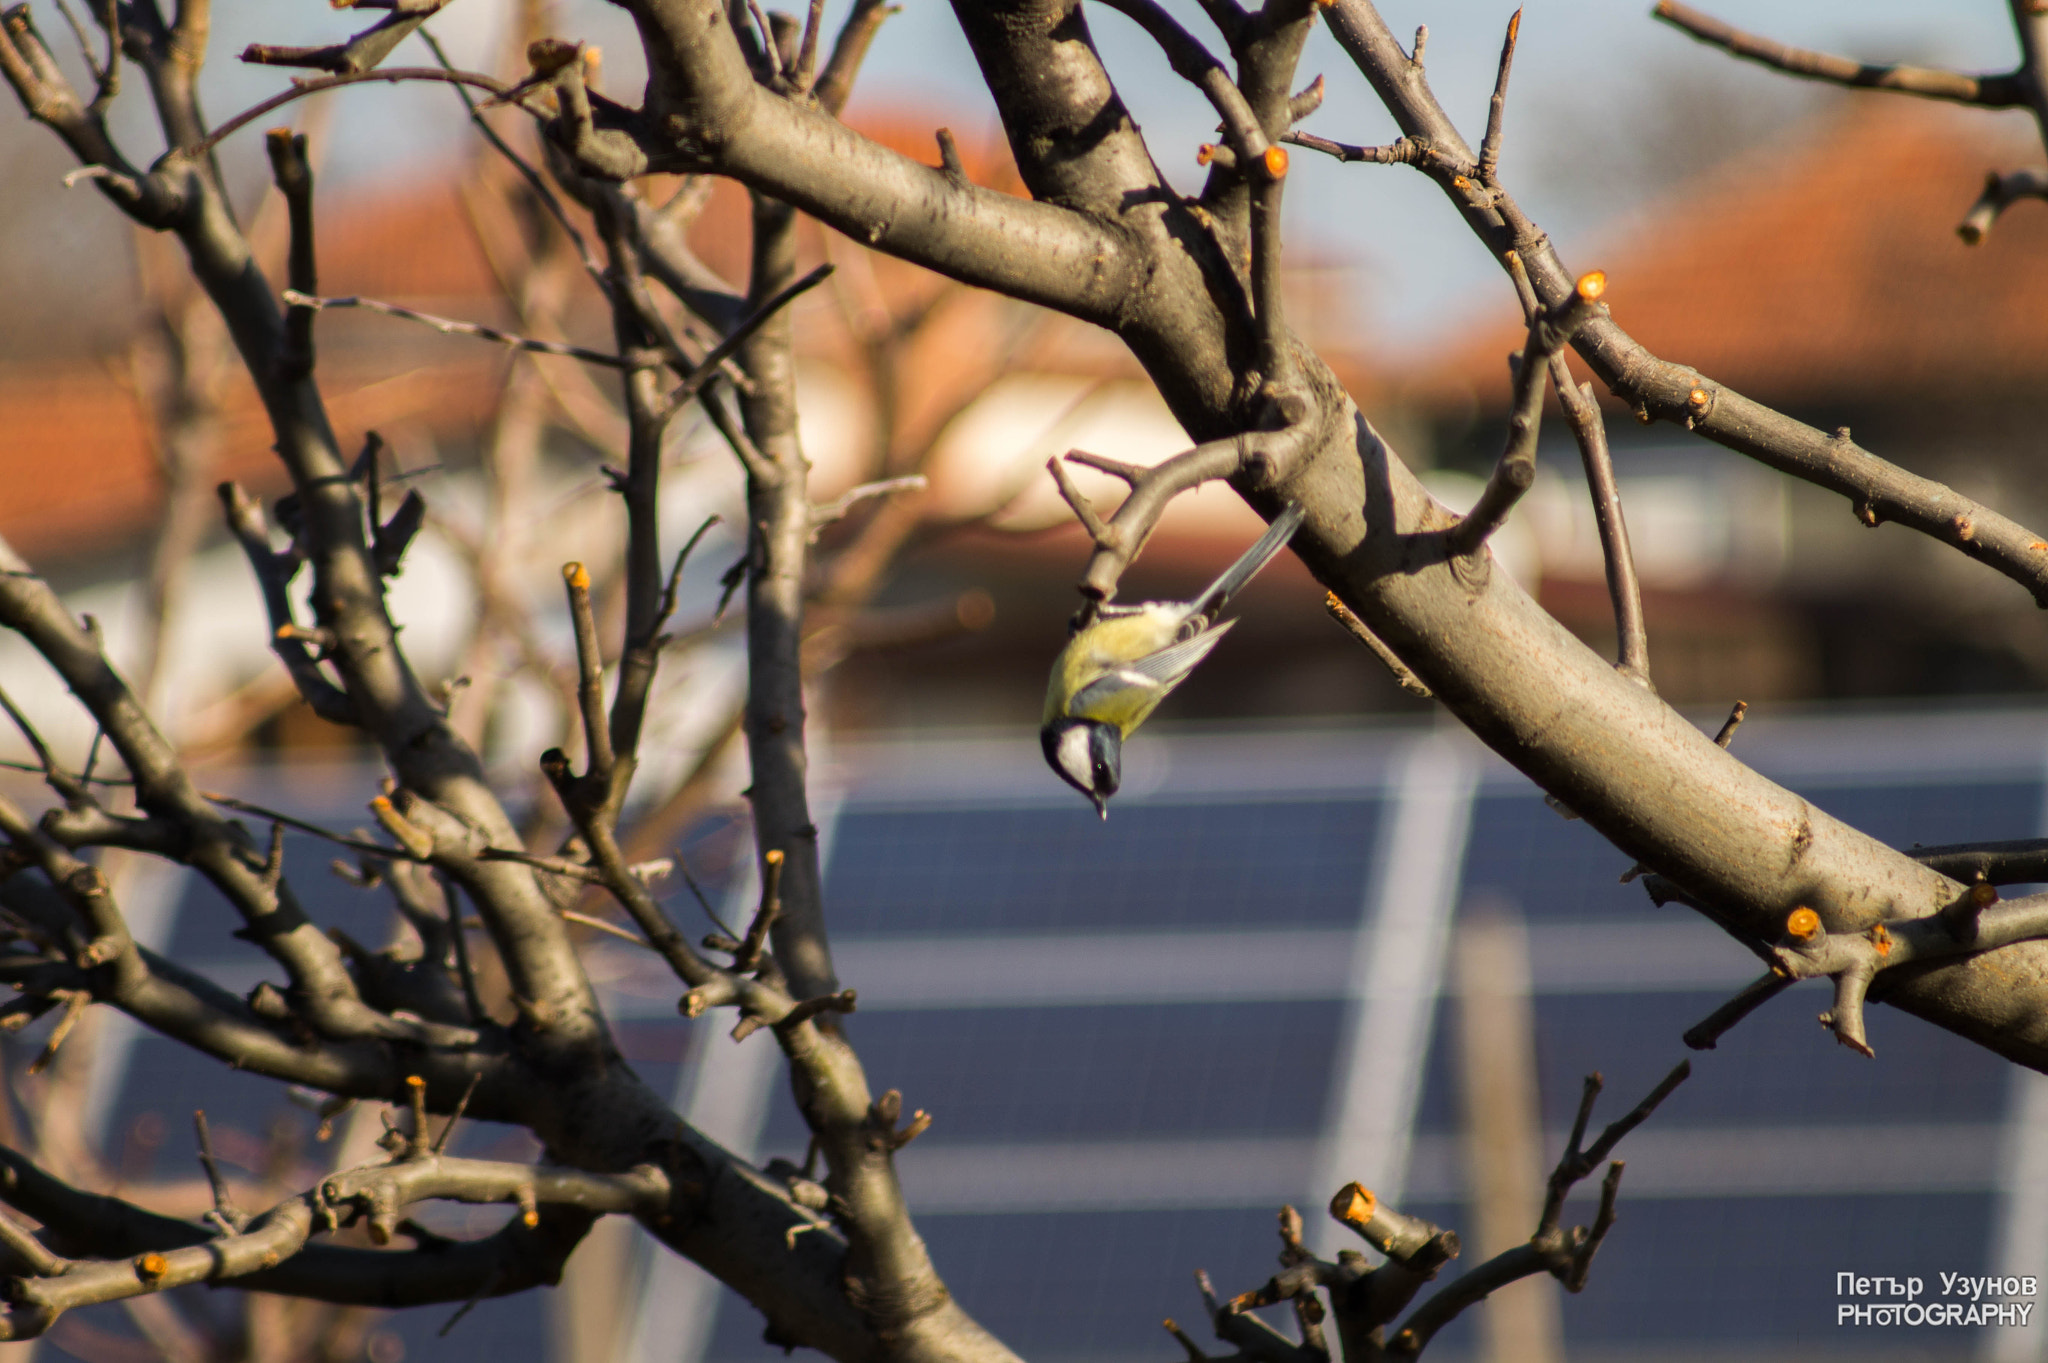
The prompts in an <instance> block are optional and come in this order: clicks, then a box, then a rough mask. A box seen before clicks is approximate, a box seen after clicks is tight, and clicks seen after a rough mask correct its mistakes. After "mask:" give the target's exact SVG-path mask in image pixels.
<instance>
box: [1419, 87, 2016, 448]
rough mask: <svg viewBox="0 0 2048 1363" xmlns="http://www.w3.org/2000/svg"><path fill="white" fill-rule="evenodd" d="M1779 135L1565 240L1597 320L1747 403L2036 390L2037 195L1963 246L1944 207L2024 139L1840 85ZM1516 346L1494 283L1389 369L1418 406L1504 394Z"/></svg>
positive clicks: (1972, 115) (1491, 402)
mask: <svg viewBox="0 0 2048 1363" xmlns="http://www.w3.org/2000/svg"><path fill="white" fill-rule="evenodd" d="M1813 131H1814V135H1813V136H1811V137H1809V138H1806V139H1803V140H1800V141H1799V142H1798V143H1797V145H1795V146H1793V147H1791V148H1789V149H1787V148H1783V147H1774V148H1772V149H1769V150H1767V151H1764V152H1760V153H1753V154H1750V155H1747V156H1744V157H1740V158H1737V159H1736V160H1735V161H1734V162H1732V163H1730V164H1728V165H1726V166H1723V167H1721V168H1719V169H1717V170H1715V171H1713V172H1710V173H1709V174H1708V175H1707V176H1705V177H1704V178H1703V179H1700V180H1697V181H1695V182H1693V183H1691V184H1689V185H1686V186H1684V187H1683V188H1681V189H1680V190H1678V191H1676V192H1675V193H1673V194H1670V195H1668V196H1666V197H1664V198H1663V199H1661V200H1659V201H1658V202H1656V203H1655V204H1653V205H1651V206H1650V207H1648V208H1646V209H1644V210H1642V211H1641V212H1639V213H1637V214H1634V215H1632V216H1631V218H1630V220H1629V221H1628V222H1627V223H1626V224H1625V225H1624V226H1623V227H1622V228H1621V229H1619V230H1617V231H1615V232H1613V233H1611V234H1609V240H1608V242H1607V244H1605V245H1603V246H1596V247H1594V248H1592V249H1585V248H1580V247H1572V248H1570V249H1568V250H1566V251H1565V252H1564V253H1563V254H1564V256H1565V260H1566V263H1567V264H1568V265H1569V266H1570V267H1571V268H1573V269H1576V270H1586V269H1591V268H1594V267H1596V266H1597V267H1599V268H1601V269H1604V270H1606V272H1607V276H1608V288H1607V301H1608V303H1609V304H1610V306H1611V308H1612V310H1613V314H1614V318H1615V320H1616V321H1617V322H1619V323H1620V324H1621V325H1622V326H1623V327H1625V328H1627V329H1628V331H1629V332H1630V334H1632V335H1633V336H1635V338H1636V339H1637V340H1639V341H1641V342H1642V343H1643V344H1644V345H1646V346H1648V347H1649V348H1650V350H1651V351H1653V352H1654V353H1655V354H1657V355H1658V356H1660V357H1661V358H1663V359H1666V360H1671V361H1674V362H1678V363H1682V364H1687V365H1692V366H1696V367H1698V368H1699V369H1700V370H1701V371H1703V372H1704V373H1706V374H1708V375H1710V376H1711V377H1713V378H1714V379H1716V380H1718V381H1720V382H1722V383H1725V384H1728V385H1731V386H1733V387H1734V388H1736V389H1738V390H1740V391H1742V392H1745V393H1747V394H1749V395H1750V396H1752V397H1756V398H1758V399H1761V400H1763V401H1766V402H1773V403H1780V404H1799V403H1808V402H1815V401H1828V402H1836V401H1855V400H1869V399H1886V398H1896V397H1898V396H1899V395H1901V394H1907V393H1914V392H1923V393H1924V392H1931V391H1935V390H1943V391H1945V392H1946V393H1947V394H1949V395H1950V396H1952V397H1964V398H1968V397H1971V396H1975V395H1983V396H1991V395H1995V394H1999V393H2013V392H2015V391H2018V390H2027V391H2035V392H2038V390H2039V389H2040V387H2041V384H2042V381H2043V376H2044V374H2048V326H2044V325H2043V323H2042V318H2043V315H2044V311H2048V210H2044V209H2043V206H2042V205H2040V204H2038V203H2021V204H2019V205H2017V206H2016V207H2015V208H2013V209H2012V210H2010V211H2008V212H2007V213H2006V214H2005V216H2004V217H2003V218H2001V220H2000V221H1999V222H1998V224H1997V226H1996V227H1995V228H1994V229H1993V230H1992V232H1991V234H1990V236H1989V237H1988V238H1987V239H1986V240H1985V242H1984V243H1983V244H1982V245H1979V246H1974V247H1972V246H1966V245H1965V244H1964V243H1963V242H1962V241H1961V240H1960V239H1959V238H1958V236H1957V235H1956V224H1957V223H1958V222H1960V221H1961V220H1962V217H1963V213H1964V211H1965V210H1966V209H1967V208H1968V207H1969V206H1970V204H1971V203H1972V202H1973V201H1974V200H1975V199H1976V197H1977V195H1978V193H1979V191H1980V190H1981V189H1982V188H1983V183H1984V174H1985V171H1986V169H1987V168H1989V167H1998V168H2002V169H2011V168H2013V167H2014V166H2017V165H2027V164H2034V163H2037V162H2038V161H2039V160H2040V157H2041V148H2040V145H2039V143H2038V142H2035V143H2033V144H2032V145H2031V146H2029V145H2028V143H2027V141H2026V140H2025V139H2022V138H2018V137H2015V136H2012V135H2009V134H2008V133H2006V132H2005V131H2004V130H2003V129H2002V127H2001V125H1997V124H1994V123H1992V122H1991V121H1990V120H1989V119H1988V118H1987V117H1986V116H1985V115H1984V114H1983V113H1981V112H1974V111H1962V110H1956V109H1951V108H1948V107H1946V106H1940V105H1933V104H1927V103H1923V102H1920V101H1916V100H1911V99H1905V98H1902V97H1900V96H1897V95H1889V94H1873V95H1862V96H1858V97H1855V99H1854V100H1853V102H1852V103H1851V104H1850V106H1849V107H1848V108H1847V109H1846V111H1845V112H1844V113H1843V114H1842V115H1841V116H1840V117H1838V118H1836V119H1835V120H1833V121H1832V122H1831V123H1830V124H1828V125H1826V126H1824V127H1821V128H1818V129H1815V130H1813ZM1521 345H1522V329H1521V327H1520V326H1519V325H1518V323H1517V321H1516V315H1515V310H1514V305H1513V302H1512V296H1511V295H1510V293H1509V290H1508V286H1507V284H1506V282H1505V281H1502V283H1501V285H1500V301H1499V303H1498V305H1494V306H1490V307H1489V309H1488V312H1487V314H1486V320H1485V322H1484V323H1483V330H1482V331H1481V333H1480V336H1479V338H1478V339H1468V340H1464V341H1461V342H1459V343H1457V344H1456V345H1455V346H1454V347H1452V348H1451V349H1450V350H1449V351H1448V353H1445V354H1442V355H1440V356H1439V357H1438V358H1437V359H1436V360H1435V361H1434V362H1433V363H1427V364H1425V365H1424V366H1423V367H1422V368H1420V369H1419V370H1417V371H1413V372H1412V373H1411V375H1410V377H1409V379H1408V381H1407V383H1406V385H1405V387H1406V388H1407V391H1408V393H1409V395H1410V396H1411V397H1412V398H1414V399H1415V400H1417V401H1419V402H1421V403H1422V404H1424V405H1437V404H1442V403H1445V402H1470V401H1474V400H1476V401H1477V403H1478V404H1479V405H1480V406H1482V407H1488V408H1492V407H1500V406H1504V405H1505V404H1506V400H1507V393H1508V383H1507V370H1506V366H1505V365H1504V364H1503V363H1502V357H1503V356H1505V355H1506V354H1507V353H1508V352H1510V351H1512V350H1517V349H1520V348H1521Z"/></svg>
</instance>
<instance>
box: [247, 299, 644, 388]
mask: <svg viewBox="0 0 2048 1363" xmlns="http://www.w3.org/2000/svg"><path fill="white" fill-rule="evenodd" d="M284 301H285V302H287V303H289V304H291V305H292V306H293V307H295V308H306V309H308V310H310V311H314V312H318V311H321V310H323V309H326V308H361V309H363V310H364V311H365V312H381V313H383V314H384V315H385V316H386V317H400V318H403V319H405V320H406V321H408V322H418V323H419V324H420V325H422V326H428V327H432V328H433V329H434V330H436V331H438V332H441V333H442V334H443V335H447V336H475V337H478V338H480V339H482V340H486V341H496V342H498V343H499V344H501V345H506V346H510V347H511V348H512V349H514V350H526V351H531V352H532V353H534V354H536V355H562V356H566V357H567V358H569V359H572V360H584V361H587V362H588V363H590V364H601V365H603V366H605V368H607V369H630V368H632V367H633V365H634V363H635V361H633V360H632V359H630V358H627V357H624V356H620V355H610V354H607V353H605V352H604V351H602V350H589V349H586V348H584V347H583V346H580V345H569V344H568V343H566V342H563V341H537V340H535V339H533V338H532V337H531V336H518V335H514V334H513V333H512V332H509V331H500V330H499V329H498V328H496V327H491V326H485V325H484V324H483V323H481V322H458V321H456V320H455V319H453V318H449V317H436V316H435V315H434V314H433V313H430V312H421V311H419V310H418V309H416V308H408V307H404V306H402V305H400V304H398V303H386V302H384V301H382V300H381V299H376V298H361V297H357V296H354V295H351V296H349V297H346V298H317V297H314V296H312V295H309V294H303V293H300V292H299V291H298V290H297V289H286V290H285V291H284Z"/></svg>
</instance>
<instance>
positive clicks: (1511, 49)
mask: <svg viewBox="0 0 2048 1363" xmlns="http://www.w3.org/2000/svg"><path fill="white" fill-rule="evenodd" d="M1521 31H1522V11H1520V10H1516V11H1515V12H1514V14H1513V15H1512V16H1510V17H1509V19H1508V36H1507V37H1506V39H1504V40H1503V41H1502V43H1501V48H1500V70H1499V71H1498V72H1497V73H1496V74H1495V75H1494V78H1493V99H1492V100H1491V101H1490V102H1489V103H1488V105H1487V110H1486V140H1485V141H1484V142H1482V143H1480V146H1479V178H1480V179H1481V180H1484V181H1485V182H1486V183H1487V184H1492V183H1493V180H1494V173H1495V172H1496V171H1498V170H1499V169H1500V142H1501V134H1502V133H1503V132H1505V131H1506V129H1505V126H1504V125H1505V121H1506V114H1507V104H1508V73H1509V72H1510V71H1512V70H1514V66H1515V39H1516V37H1517V36H1518V35H1519V34H1520V33H1521Z"/></svg>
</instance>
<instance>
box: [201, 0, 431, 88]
mask: <svg viewBox="0 0 2048 1363" xmlns="http://www.w3.org/2000/svg"><path fill="white" fill-rule="evenodd" d="M446 3H447V0H432V2H431V3H426V4H403V5H393V6H392V8H391V13H390V14H388V15H386V16H385V17H384V18H382V19H379V20H378V21H377V22H376V23H375V24H372V25H371V26H370V27H369V28H366V29H364V30H363V31H362V32H361V33H358V34H356V35H355V36H354V37H353V38H350V39H349V40H348V41H347V42H345V43H334V44H330V45H329V46H326V47H279V46H275V45H273V44H270V43H251V44H249V46H248V47H246V48H245V49H243V51H242V60H243V61H245V62H253V63H256V64H258V65H262V66H303V67H310V68H312V69H313V70H316V71H334V72H337V73H342V74H360V73H362V72H366V71H369V70H371V69H372V68H373V67H375V66H376V65H377V63H379V62H381V61H383V60H384V59H385V58H386V57H388V56H390V55H391V51H392V49H393V48H395V47H397V46H398V45H399V44H400V43H402V42H404V41H405V40H406V39H407V38H408V37H410V36H411V35H412V33H413V31H414V30H415V29H417V28H418V27H419V26H420V25H421V24H423V23H425V22H426V21H427V20H428V19H430V18H431V17H433V15H434V14H435V13H436V12H437V11H439V10H440V8H441V6H442V5H444V4H446Z"/></svg>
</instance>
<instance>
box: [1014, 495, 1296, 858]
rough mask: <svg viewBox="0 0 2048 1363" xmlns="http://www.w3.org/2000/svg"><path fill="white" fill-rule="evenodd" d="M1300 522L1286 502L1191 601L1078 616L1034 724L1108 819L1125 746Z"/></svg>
mask: <svg viewBox="0 0 2048 1363" xmlns="http://www.w3.org/2000/svg"><path fill="white" fill-rule="evenodd" d="M1300 525H1301V507H1300V506H1299V505H1296V504H1293V503H1290V504H1289V505H1288V507H1287V509H1286V510H1284V511H1282V512H1281V513H1280V514H1279V515H1278V516H1276V517H1274V518H1273V523H1272V525H1270V526H1269V527H1267V529H1266V533H1265V534H1263V535H1261V536H1260V537H1259V542H1258V543H1257V544H1254V545H1253V546H1252V547H1251V548H1249V549H1247V550H1245V551H1244V554H1243V556H1242V557H1240V558H1239V559H1238V560H1237V562H1235V563H1233V564H1231V565H1230V567H1229V568H1227V569H1225V570H1224V573H1223V576H1221V577H1219V578H1217V579H1216V580H1215V581H1214V582H1212V583H1210V584H1209V586H1208V588H1207V589H1206V590H1204V591H1203V592H1202V593H1201V595H1199V596H1197V597H1195V598H1194V599H1193V600H1190V601H1145V602H1141V603H1139V604H1137V605H1133V606H1117V605H1111V604H1108V603H1105V604H1103V605H1100V606H1098V607H1096V608H1095V609H1094V612H1093V615H1092V616H1090V615H1086V614H1084V615H1083V616H1082V617H1080V619H1079V620H1078V621H1077V622H1076V625H1075V629H1074V634H1073V637H1072V638H1070V639H1069V640H1067V646H1066V648H1065V649H1063V650H1061V652H1060V656H1059V658H1058V660H1057V661H1055V662H1054V663H1053V665H1052V681H1051V683H1050V684H1049V685H1048V686H1047V687H1046V691H1045V717H1044V719H1043V721H1042V722H1041V723H1040V726H1039V730H1038V742H1039V746H1041V747H1042V748H1044V749H1045V760H1046V761H1047V762H1048V763H1049V764H1051V766H1052V769H1053V770H1054V771H1056V772H1058V773H1059V775H1060V779H1061V780H1063V781H1065V782H1066V783H1067V784H1068V785H1070V786H1072V787H1073V788H1074V789H1076V790H1078V791H1080V792H1081V793H1082V794H1083V795H1086V796H1087V797H1088V798H1089V799H1090V800H1092V801H1094V802H1095V812H1096V813H1098V814H1100V815H1101V816H1102V817H1103V818H1105V819H1107V818H1108V817H1109V805H1108V800H1109V797H1110V796H1112V795H1114V794H1116V789H1117V786H1118V785H1119V784H1121V782H1122V780H1123V744H1124V740H1125V739H1126V738H1129V737H1130V736H1131V731H1132V730H1133V729H1136V728H1137V727H1138V726H1139V725H1140V724H1143V723H1144V722H1145V718H1146V716H1148V715H1150V714H1151V713H1152V711H1153V710H1154V709H1155V708H1157V706H1158V704H1159V702H1160V701H1162V700H1165V699H1166V696H1167V693H1168V692H1170V691H1172V690H1173V688H1174V687H1176V686H1179V685H1180V683H1181V679H1182V678H1184V677H1186V676H1187V674H1188V673H1190V672H1192V671H1193V670H1194V667H1195V664H1196V663H1198V662H1200V661H1202V659H1203V658H1205V657H1207V656H1208V654H1209V650H1210V649H1212V648H1214V647H1216V644H1217V641H1218V640H1220V639H1222V637H1223V632H1224V631H1225V630H1227V629H1229V628H1230V627H1231V626H1232V625H1234V624H1236V623H1237V622H1236V621H1234V620H1226V621H1224V622H1223V623H1221V624H1218V623H1216V616H1217V614H1218V613H1219V612H1220V611H1222V609H1223V605H1224V603H1225V602H1227V601H1228V600H1230V598H1231V597H1232V596H1234V595H1236V593H1237V590H1238V588H1240V587H1242V586H1244V584H1245V583H1247V582H1249V581H1251V580H1252V578H1253V577H1254V576H1255V575H1256V574H1257V573H1258V571H1259V569H1261V568H1263V567H1265V566H1266V565H1267V564H1268V563H1270V562H1272V560H1273V556H1274V555H1275V554H1277V553H1279V552H1280V551H1281V549H1283V548H1285V547H1286V545H1287V541H1288V540H1289V539H1291V538H1293V536H1294V532H1295V530H1297V529H1298V528H1299V527H1300Z"/></svg>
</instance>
